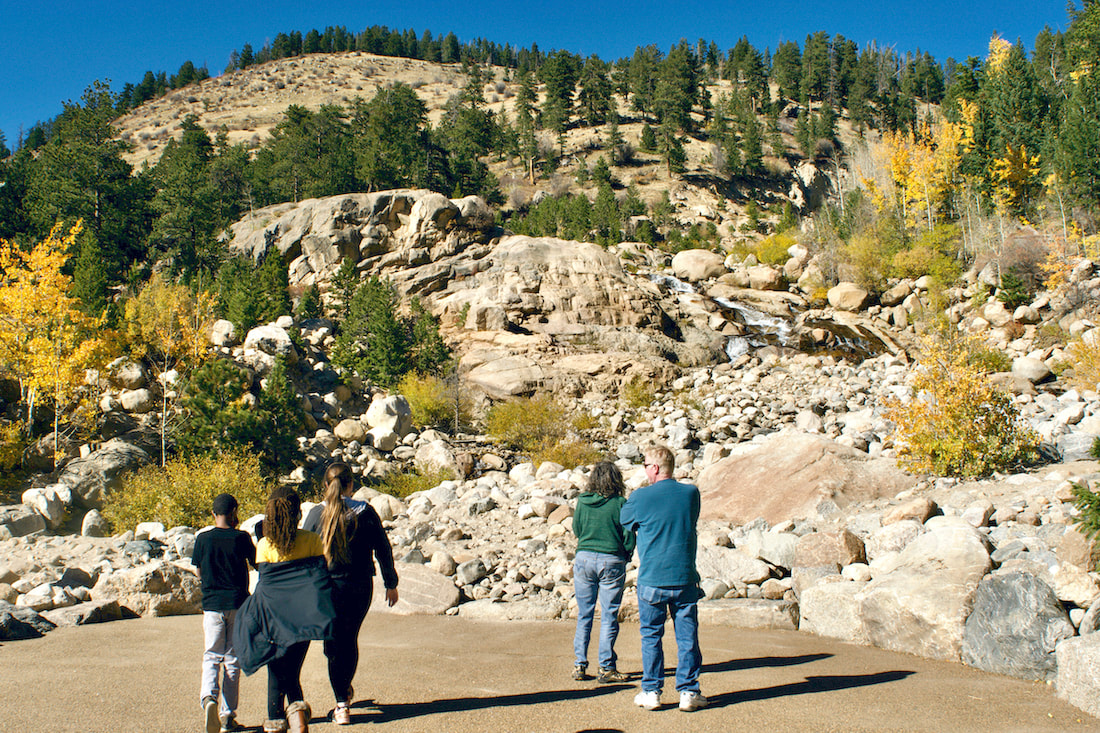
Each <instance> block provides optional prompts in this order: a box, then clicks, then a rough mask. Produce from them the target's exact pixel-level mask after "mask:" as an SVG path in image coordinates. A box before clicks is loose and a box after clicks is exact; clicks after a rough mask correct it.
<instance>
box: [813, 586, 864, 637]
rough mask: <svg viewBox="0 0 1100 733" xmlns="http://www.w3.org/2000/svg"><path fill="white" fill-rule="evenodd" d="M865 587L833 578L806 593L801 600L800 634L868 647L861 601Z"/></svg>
mask: <svg viewBox="0 0 1100 733" xmlns="http://www.w3.org/2000/svg"><path fill="white" fill-rule="evenodd" d="M865 585H866V583H860V582H854V581H848V580H843V579H842V578H841V576H839V575H834V576H830V578H829V579H823V580H822V581H820V582H818V583H816V584H815V585H812V586H810V587H809V588H806V589H805V590H803V591H802V593H801V595H800V596H799V598H798V604H799V612H800V614H801V616H800V619H799V624H798V629H799V631H805V632H808V633H810V634H816V635H817V636H827V637H829V638H830V639H840V640H841V641H850V642H853V643H856V644H866V643H867V637H866V635H865V634H864V631H863V620H862V619H861V617H860V601H859V598H858V595H859V592H860V591H861V590H863V588H864V586H865Z"/></svg>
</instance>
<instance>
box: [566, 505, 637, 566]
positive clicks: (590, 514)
mask: <svg viewBox="0 0 1100 733" xmlns="http://www.w3.org/2000/svg"><path fill="white" fill-rule="evenodd" d="M625 503H626V499H624V498H623V497H621V496H602V495H600V494H596V493H593V492H587V493H584V494H581V495H580V496H578V497H577V509H576V511H575V512H574V513H573V534H575V535H576V536H577V552H581V551H583V550H587V551H589V552H603V553H606V554H608V555H618V556H619V557H622V558H624V559H626V560H629V559H630V555H631V554H632V553H633V552H634V545H635V542H636V540H635V537H634V533H633V532H631V531H630V530H628V529H626V528H624V527H623V525H622V524H620V523H619V511H620V510H621V509H622V506H623V504H625Z"/></svg>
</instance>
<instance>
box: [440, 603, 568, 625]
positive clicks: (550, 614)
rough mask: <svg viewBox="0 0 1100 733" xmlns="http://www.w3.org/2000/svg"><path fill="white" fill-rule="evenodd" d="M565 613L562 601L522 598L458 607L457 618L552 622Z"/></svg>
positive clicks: (465, 604)
mask: <svg viewBox="0 0 1100 733" xmlns="http://www.w3.org/2000/svg"><path fill="white" fill-rule="evenodd" d="M567 612H568V609H567V608H566V607H565V603H564V601H561V600H558V599H553V598H551V599H541V598H537V599H536V598H524V599H522V600H518V601H512V602H511V603H497V602H495V601H491V600H489V599H488V598H483V599H481V600H477V601H470V602H469V603H463V604H462V605H461V606H459V607H458V615H459V616H461V617H462V618H469V619H475V620H478V621H553V620H554V619H559V618H562V617H563V616H564V615H565V614H566V613H567Z"/></svg>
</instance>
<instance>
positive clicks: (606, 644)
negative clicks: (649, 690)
mask: <svg viewBox="0 0 1100 733" xmlns="http://www.w3.org/2000/svg"><path fill="white" fill-rule="evenodd" d="M624 492H625V486H624V485H623V475H622V474H621V473H620V472H619V469H618V468H617V467H616V466H615V464H614V463H609V462H607V461H602V462H600V463H597V464H595V465H594V466H593V467H592V473H590V474H589V476H588V486H587V487H586V488H585V491H584V493H582V494H581V495H580V496H579V497H578V498H577V508H576V511H575V512H574V513H573V533H574V534H575V535H577V555H576V558H575V559H574V560H573V592H574V595H576V597H577V630H576V632H575V634H574V635H573V657H574V662H573V679H575V680H584V679H587V678H588V672H587V670H588V642H589V640H590V639H591V637H592V622H593V619H594V618H595V615H596V600H597V598H598V599H599V601H600V641H599V664H600V674H599V677H598V679H599V681H600V682H601V683H604V684H607V683H611V682H625V681H626V679H627V677H626V675H624V674H623V673H622V672H620V671H619V669H618V666H617V664H616V660H617V657H616V655H615V640H616V639H617V638H618V636H619V607H620V606H621V605H622V602H623V590H624V588H625V587H626V563H627V561H629V560H630V555H631V553H633V552H634V533H633V532H631V531H629V530H626V529H623V526H622V524H621V523H620V522H619V511H620V510H621V509H622V506H623V504H624V503H625V502H626V500H625V499H624V498H623V493H624Z"/></svg>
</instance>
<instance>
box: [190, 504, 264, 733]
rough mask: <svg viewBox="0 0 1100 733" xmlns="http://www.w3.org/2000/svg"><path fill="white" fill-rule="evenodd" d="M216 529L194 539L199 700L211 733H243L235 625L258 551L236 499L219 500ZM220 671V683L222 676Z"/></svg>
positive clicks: (214, 505)
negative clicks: (241, 525) (200, 639)
mask: <svg viewBox="0 0 1100 733" xmlns="http://www.w3.org/2000/svg"><path fill="white" fill-rule="evenodd" d="M211 513H212V514H213V515H214V526H213V527H211V528H209V529H205V530H202V531H200V532H199V533H198V535H197V536H196V537H195V549H194V551H193V552H192V554H191V562H192V563H193V564H194V565H195V567H196V568H197V569H198V574H199V579H200V580H201V581H202V630H203V636H204V637H205V650H204V651H203V654H202V683H201V686H200V688H199V697H200V698H201V700H202V708H203V715H204V716H205V718H206V732H207V733H222V732H224V731H232V730H241V727H240V725H239V724H238V723H237V700H238V689H239V687H238V685H239V682H240V674H241V668H240V665H239V664H238V662H237V652H236V649H235V648H234V646H233V620H234V617H235V616H236V613H237V609H238V608H240V606H241V604H242V603H243V602H244V599H245V598H247V597H248V566H249V565H251V566H252V567H255V566H256V548H255V546H254V545H253V544H252V538H250V537H249V536H248V534H247V533H245V532H242V531H240V530H239V529H237V528H236V527H237V500H236V499H235V498H234V497H233V496H232V495H231V494H219V495H218V496H216V497H214V501H213V505H212V507H211ZM219 670H220V671H221V684H220V685H219V684H218V672H219Z"/></svg>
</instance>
